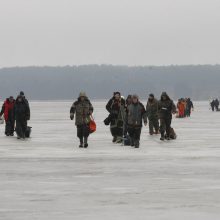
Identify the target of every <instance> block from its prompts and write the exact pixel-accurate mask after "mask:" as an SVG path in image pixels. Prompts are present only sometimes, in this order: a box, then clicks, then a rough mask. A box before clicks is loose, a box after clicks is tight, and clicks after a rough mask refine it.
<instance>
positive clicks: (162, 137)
mask: <svg viewBox="0 0 220 220" xmlns="http://www.w3.org/2000/svg"><path fill="white" fill-rule="evenodd" d="M160 140H161V141H164V140H165V136H164V133H161V138H160Z"/></svg>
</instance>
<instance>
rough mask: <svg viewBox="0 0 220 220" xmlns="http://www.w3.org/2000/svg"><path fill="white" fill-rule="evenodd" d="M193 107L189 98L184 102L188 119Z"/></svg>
mask: <svg viewBox="0 0 220 220" xmlns="http://www.w3.org/2000/svg"><path fill="white" fill-rule="evenodd" d="M193 108H194V106H193V102H192V101H191V99H190V98H188V99H187V100H186V117H190V116H191V111H192V110H193Z"/></svg>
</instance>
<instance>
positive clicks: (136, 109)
mask: <svg viewBox="0 0 220 220" xmlns="http://www.w3.org/2000/svg"><path fill="white" fill-rule="evenodd" d="M142 121H144V124H145V126H146V125H147V115H146V111H145V108H144V105H143V104H142V103H141V102H140V101H139V98H138V96H137V95H133V96H132V104H130V105H129V106H128V109H127V123H128V125H127V126H128V133H129V136H130V138H131V146H134V147H135V148H139V145H140V135H141V129H142V125H143V124H142Z"/></svg>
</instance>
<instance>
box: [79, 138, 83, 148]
mask: <svg viewBox="0 0 220 220" xmlns="http://www.w3.org/2000/svg"><path fill="white" fill-rule="evenodd" d="M79 140H80V145H79V148H83V138H80V139H79Z"/></svg>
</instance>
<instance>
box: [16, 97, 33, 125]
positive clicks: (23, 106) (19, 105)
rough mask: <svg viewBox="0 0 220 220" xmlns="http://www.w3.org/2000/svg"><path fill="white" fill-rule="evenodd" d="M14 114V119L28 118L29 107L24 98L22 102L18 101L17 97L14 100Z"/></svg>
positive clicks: (24, 119)
mask: <svg viewBox="0 0 220 220" xmlns="http://www.w3.org/2000/svg"><path fill="white" fill-rule="evenodd" d="M14 116H15V120H16V121H17V120H19V121H27V120H29V119H30V108H29V106H28V105H27V103H26V102H25V101H24V100H22V102H19V101H18V99H17V100H16V101H15V105H14Z"/></svg>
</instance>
